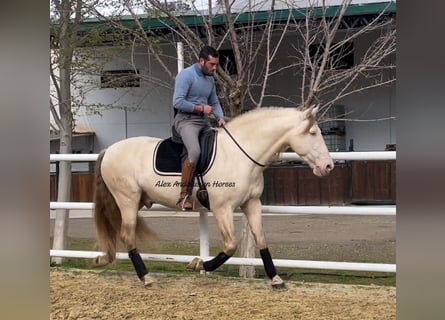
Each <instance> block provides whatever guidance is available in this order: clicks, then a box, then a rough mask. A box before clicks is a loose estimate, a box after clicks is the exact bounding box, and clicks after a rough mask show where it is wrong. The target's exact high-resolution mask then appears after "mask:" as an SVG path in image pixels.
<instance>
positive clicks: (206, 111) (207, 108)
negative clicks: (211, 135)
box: [202, 104, 213, 115]
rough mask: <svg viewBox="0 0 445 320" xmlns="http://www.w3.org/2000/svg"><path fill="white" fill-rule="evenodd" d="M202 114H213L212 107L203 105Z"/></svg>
mask: <svg viewBox="0 0 445 320" xmlns="http://www.w3.org/2000/svg"><path fill="white" fill-rule="evenodd" d="M202 112H204V113H205V114H208V115H211V114H213V107H212V106H209V105H208V104H205V105H203V110H202Z"/></svg>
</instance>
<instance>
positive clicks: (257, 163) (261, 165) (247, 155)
mask: <svg viewBox="0 0 445 320" xmlns="http://www.w3.org/2000/svg"><path fill="white" fill-rule="evenodd" d="M221 127H222V128H223V129H224V130H225V131H226V132H227V134H228V135H229V137H230V138H231V139H232V140H233V142H235V144H236V145H237V146H238V148H239V149H240V150H241V151H242V152H243V153H244V154H245V155H246V157H247V158H249V159H250V160H251V161H252V162H253V163H255V164H256V165H257V166H260V167H263V168H264V167H265V166H266V165H264V164H261V163H259V162H258V161H256V160H255V159H253V158H252V157H251V156H250V155H249V154H248V153H247V152H246V151H245V150H244V149H243V148H242V147H241V146H240V145H239V143H238V141H236V140H235V138H234V137H233V136H232V134H231V133H230V132H229V130H227V128H226V126H225V125H221Z"/></svg>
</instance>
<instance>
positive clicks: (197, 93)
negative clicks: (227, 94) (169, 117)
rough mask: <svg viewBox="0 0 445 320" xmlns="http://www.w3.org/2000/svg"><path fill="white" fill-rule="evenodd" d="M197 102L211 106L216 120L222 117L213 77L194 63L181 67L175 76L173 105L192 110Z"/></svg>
mask: <svg viewBox="0 0 445 320" xmlns="http://www.w3.org/2000/svg"><path fill="white" fill-rule="evenodd" d="M199 104H202V105H205V104H208V105H210V106H212V107H213V113H214V114H215V116H216V119H217V120H219V119H221V118H223V117H224V113H223V110H222V108H221V104H220V103H219V99H218V96H217V95H216V88H215V80H214V78H213V77H212V76H207V75H204V74H203V73H202V71H201V69H200V68H199V65H198V64H197V63H195V64H193V65H191V66H190V67H188V68H185V69H183V70H182V71H181V72H180V73H179V74H178V76H177V77H176V83H175V92H174V95H173V107H174V108H175V109H178V110H181V111H184V112H193V110H194V108H195V106H196V105H199Z"/></svg>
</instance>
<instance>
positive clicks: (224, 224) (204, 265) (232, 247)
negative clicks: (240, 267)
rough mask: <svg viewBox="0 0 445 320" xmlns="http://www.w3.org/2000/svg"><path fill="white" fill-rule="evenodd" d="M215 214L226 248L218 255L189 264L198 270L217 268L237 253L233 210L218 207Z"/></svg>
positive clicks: (198, 259) (195, 260)
mask: <svg viewBox="0 0 445 320" xmlns="http://www.w3.org/2000/svg"><path fill="white" fill-rule="evenodd" d="M213 214H214V216H215V218H216V221H217V222H218V227H219V230H220V231H221V235H222V237H223V241H224V250H223V251H221V252H220V253H218V255H217V256H216V257H214V258H213V259H211V260H208V261H203V260H202V259H201V258H195V259H193V260H192V262H191V263H190V264H189V267H190V268H192V269H194V270H196V271H199V270H205V271H214V270H216V269H217V268H219V267H220V266H221V265H222V264H224V262H226V261H227V260H228V259H229V258H230V257H232V256H233V255H234V254H235V251H236V248H237V243H236V239H235V227H234V225H233V210H232V209H230V208H227V207H225V208H217V209H215V208H214V209H213Z"/></svg>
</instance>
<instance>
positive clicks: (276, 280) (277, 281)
mask: <svg viewBox="0 0 445 320" xmlns="http://www.w3.org/2000/svg"><path fill="white" fill-rule="evenodd" d="M272 289H274V290H287V286H286V283H285V282H284V281H283V279H281V278H280V276H279V275H276V276H275V277H273V278H272Z"/></svg>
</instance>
